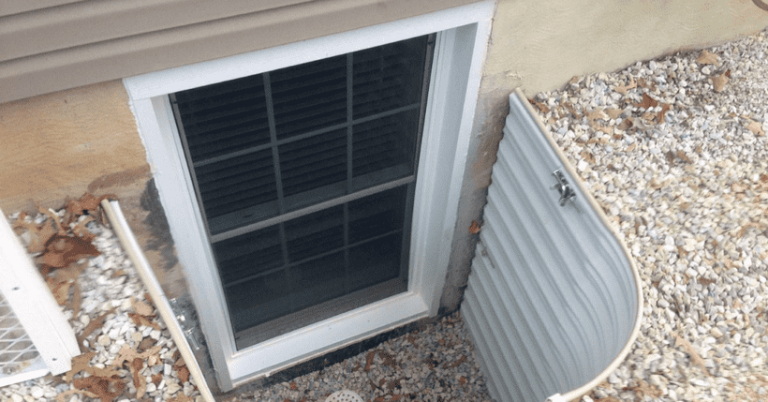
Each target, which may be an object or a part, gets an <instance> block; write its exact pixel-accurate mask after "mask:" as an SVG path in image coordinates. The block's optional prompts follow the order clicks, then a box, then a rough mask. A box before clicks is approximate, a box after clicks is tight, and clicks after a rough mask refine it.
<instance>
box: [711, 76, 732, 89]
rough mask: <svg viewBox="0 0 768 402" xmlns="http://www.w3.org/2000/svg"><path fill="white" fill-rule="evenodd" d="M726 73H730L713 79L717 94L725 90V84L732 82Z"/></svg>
mask: <svg viewBox="0 0 768 402" xmlns="http://www.w3.org/2000/svg"><path fill="white" fill-rule="evenodd" d="M726 73H728V71H726V72H725V73H723V74H720V75H716V76H714V77H712V85H713V86H714V87H715V92H723V90H725V84H727V83H728V81H730V79H729V78H728V76H726Z"/></svg>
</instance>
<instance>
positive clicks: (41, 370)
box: [0, 294, 49, 387]
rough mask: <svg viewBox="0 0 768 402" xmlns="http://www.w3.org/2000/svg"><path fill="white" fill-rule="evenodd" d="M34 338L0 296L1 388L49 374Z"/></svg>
mask: <svg viewBox="0 0 768 402" xmlns="http://www.w3.org/2000/svg"><path fill="white" fill-rule="evenodd" d="M48 371H49V370H48V367H47V366H46V365H45V362H44V361H43V358H42V357H41V356H40V353H38V351H37V348H35V344H34V343H32V338H30V337H29V334H27V331H25V330H24V327H22V326H21V322H20V321H19V319H18V317H16V314H14V313H13V309H11V305H10V304H8V302H7V301H6V300H5V298H4V297H3V295H2V294H0V387H3V386H6V385H8V384H11V383H14V382H19V381H24V380H28V379H30V378H36V377H39V376H43V375H45V374H47V373H48Z"/></svg>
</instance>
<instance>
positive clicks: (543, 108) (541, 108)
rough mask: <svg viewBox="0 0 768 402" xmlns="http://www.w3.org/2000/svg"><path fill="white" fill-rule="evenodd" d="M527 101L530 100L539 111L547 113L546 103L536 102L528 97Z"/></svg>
mask: <svg viewBox="0 0 768 402" xmlns="http://www.w3.org/2000/svg"><path fill="white" fill-rule="evenodd" d="M528 102H530V103H531V104H532V105H536V107H537V108H538V109H539V111H540V112H541V113H543V114H547V113H549V107H547V104H546V103H542V102H536V101H535V100H533V99H528Z"/></svg>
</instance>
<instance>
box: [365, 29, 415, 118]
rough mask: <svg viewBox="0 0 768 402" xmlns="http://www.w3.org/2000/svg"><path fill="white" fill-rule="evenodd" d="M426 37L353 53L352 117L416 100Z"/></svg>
mask: <svg viewBox="0 0 768 402" xmlns="http://www.w3.org/2000/svg"><path fill="white" fill-rule="evenodd" d="M426 47H427V37H426V36H423V37H420V38H414V39H409V40H404V41H401V42H395V43H392V44H389V45H384V46H379V47H375V48H372V49H366V50H361V51H359V52H356V53H353V56H352V57H353V60H354V116H355V119H359V118H361V117H366V116H370V115H372V114H376V113H381V112H384V111H387V110H391V109H396V108H400V107H403V106H408V105H413V104H418V103H419V102H420V97H421V88H422V80H423V78H422V77H423V73H424V58H425V54H426Z"/></svg>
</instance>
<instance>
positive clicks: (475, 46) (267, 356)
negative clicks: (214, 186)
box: [123, 0, 495, 391]
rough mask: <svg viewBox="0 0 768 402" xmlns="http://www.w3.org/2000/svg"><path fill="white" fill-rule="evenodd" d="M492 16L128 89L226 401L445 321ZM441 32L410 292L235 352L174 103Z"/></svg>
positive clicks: (428, 19)
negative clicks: (292, 369) (292, 370)
mask: <svg viewBox="0 0 768 402" xmlns="http://www.w3.org/2000/svg"><path fill="white" fill-rule="evenodd" d="M494 8H495V2H494V1H492V0H486V1H481V2H478V3H473V4H470V5H466V6H461V7H456V8H452V9H448V10H443V11H439V12H435V13H431V14H427V15H422V16H418V17H413V18H408V19H404V20H398V21H394V22H390V23H386V24H382V25H377V26H372V27H367V28H362V29H358V30H354V31H349V32H344V33H340V34H335V35H331V36H327V37H322V38H317V39H311V40H306V41H302V42H298V43H292V44H288V45H284V46H279V47H275V48H270V49H265V50H260V51H256V52H252V53H247V54H241V55H237V56H233V57H228V58H224V59H219V60H213V61H208V62H203V63H198V64H194V65H189V66H183V67H179V68H173V69H169V70H163V71H158V72H153V73H149V74H144V75H140V76H136V77H131V78H126V79H124V80H123V82H124V85H125V87H126V90H127V92H128V95H129V98H130V103H131V106H132V108H133V111H134V114H135V116H136V120H137V124H138V130H139V134H140V135H141V137H142V139H143V141H144V145H145V147H146V149H147V159H148V161H149V163H150V165H151V166H152V170H153V174H154V179H155V184H156V186H157V189H158V194H159V198H160V202H161V203H162V205H163V208H164V210H165V213H166V216H167V218H168V223H169V225H170V230H171V235H172V237H173V239H174V242H175V244H176V249H177V251H178V258H179V261H180V263H181V265H182V267H183V269H184V272H185V274H186V277H187V281H188V283H189V287H190V289H189V290H190V294H191V296H192V298H193V300H194V302H195V305H196V307H197V309H198V313H199V316H200V321H201V326H202V329H203V333H204V334H205V336H206V339H207V341H208V342H207V343H208V349H209V352H210V354H211V358H212V361H213V365H214V368H215V370H216V375H217V380H218V382H219V385H220V387H221V388H222V390H223V391H228V390H231V389H232V388H234V387H237V386H239V385H241V384H243V383H245V382H247V381H250V380H252V379H254V378H256V377H259V376H263V375H267V376H268V375H270V373H273V372H275V371H277V370H280V369H283V368H285V367H288V366H290V365H294V364H296V363H300V362H302V361H306V360H309V359H311V358H313V357H317V356H319V355H322V354H324V353H327V352H329V351H332V350H335V349H339V348H342V347H344V346H347V345H350V344H353V343H355V342H358V341H360V340H362V339H365V338H367V337H370V336H372V335H375V334H378V333H382V332H385V331H387V330H390V329H392V328H395V327H398V326H400V325H403V324H406V323H408V322H413V321H415V320H418V319H421V318H424V317H428V316H434V315H436V314H437V311H438V308H439V304H440V296H441V294H442V290H443V285H444V283H445V276H446V271H447V267H448V258H449V255H450V247H451V246H450V245H451V241H452V239H453V233H454V229H455V225H456V218H457V209H458V203H459V195H460V191H461V186H462V180H463V178H464V170H465V165H466V162H467V154H468V147H469V140H470V132H471V129H472V124H473V120H474V113H475V104H476V102H477V96H478V90H479V86H480V78H481V75H482V66H483V61H484V60H485V52H486V47H487V43H488V38H489V35H490V28H491V19H492V16H493V11H494ZM435 32H437V33H438V35H437V42H436V46H435V53H434V61H433V68H432V73H431V81H430V88H429V95H428V102H427V110H426V116H425V124H424V132H423V135H422V146H421V155H420V159H419V160H420V162H419V168H418V169H419V171H418V176H417V177H418V179H417V182H416V192H415V200H414V207H413V224H412V234H411V248H410V267H409V278H408V291H407V292H405V293H401V294H398V295H395V296H392V297H389V298H387V299H384V300H381V301H378V302H374V303H371V304H368V305H366V306H363V307H361V308H358V309H355V310H352V311H349V312H347V313H343V314H340V315H337V316H335V317H332V318H330V319H327V320H323V321H321V322H318V323H315V324H312V325H309V326H307V327H304V328H301V329H298V330H295V331H292V332H289V333H287V334H284V335H281V336H279V337H276V338H273V339H270V340H268V341H265V342H262V343H260V344H257V345H254V346H251V347H248V348H246V349H243V350H240V351H238V350H237V349H236V347H235V342H234V335H233V332H232V326H231V323H230V320H229V316H228V314H226V312H227V307H226V306H227V305H226V301H225V298H224V292H223V290H222V289H223V287H222V285H221V282H220V279H219V277H218V274H217V272H216V263H215V260H214V257H213V253H212V251H211V247H210V245H209V243H208V241H207V239H206V234H205V233H206V232H205V225H204V223H203V220H202V216H201V214H200V212H199V211H200V209H199V208H198V204H197V199H196V197H195V191H194V187H193V185H192V181H191V179H190V177H189V174H188V169H187V165H186V158H185V156H184V151H183V147H182V145H181V141H180V139H179V135H178V132H177V128H176V123H175V121H174V117H173V112H172V110H171V106H170V102H169V100H168V96H167V95H168V94H170V93H174V92H178V91H182V90H186V89H190V88H195V87H200V86H203V85H209V84H213V83H217V82H222V81H227V80H232V79H236V78H240V77H244V76H249V75H254V74H260V73H262V72H265V71H272V70H275V69H279V68H283V67H288V66H292V65H297V64H301V63H306V62H310V61H314V60H319V59H324V58H327V57H332V56H336V55H341V54H345V53H349V52H353V51H357V50H361V49H365V48H370V47H375V46H381V45H384V44H387V43H391V42H396V41H399V40H403V39H408V38H412V37H417V36H421V35H426V34H430V33H435ZM460 230H461V229H460ZM463 230H466V228H464V229H463Z"/></svg>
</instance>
